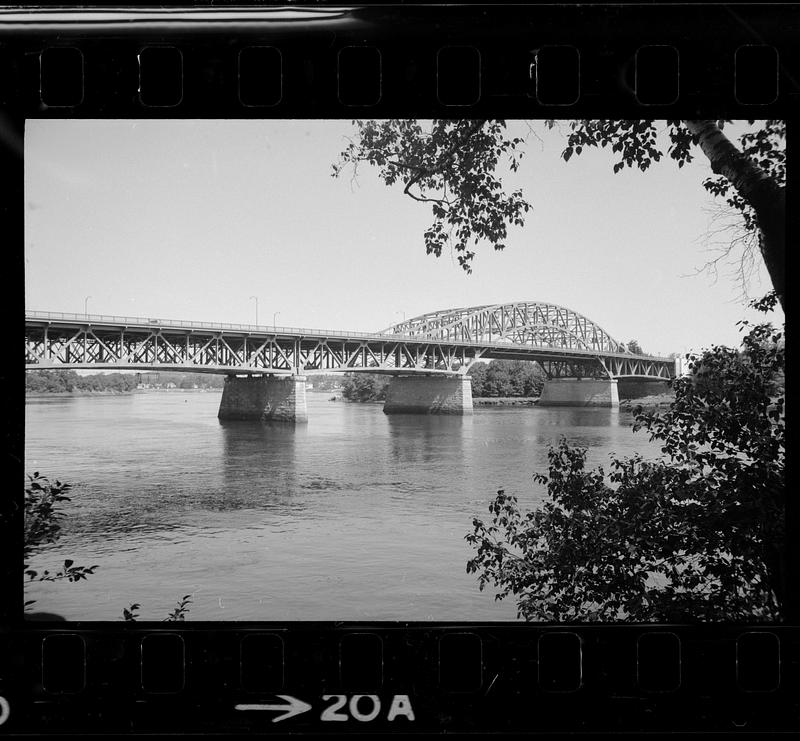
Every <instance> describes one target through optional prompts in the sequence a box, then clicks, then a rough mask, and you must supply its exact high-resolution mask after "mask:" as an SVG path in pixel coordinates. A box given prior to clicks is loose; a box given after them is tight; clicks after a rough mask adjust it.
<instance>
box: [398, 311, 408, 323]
mask: <svg viewBox="0 0 800 741" xmlns="http://www.w3.org/2000/svg"><path fill="white" fill-rule="evenodd" d="M395 314H402V315H403V324H405V322H406V313H405V311H395Z"/></svg>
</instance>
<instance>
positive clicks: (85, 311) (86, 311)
mask: <svg viewBox="0 0 800 741" xmlns="http://www.w3.org/2000/svg"><path fill="white" fill-rule="evenodd" d="M90 298H91V296H87V297H86V298H85V299H83V315H84V317H86V318H87V319H88V318H89V299H90Z"/></svg>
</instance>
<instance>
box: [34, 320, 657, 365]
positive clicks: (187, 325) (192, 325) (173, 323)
mask: <svg viewBox="0 0 800 741" xmlns="http://www.w3.org/2000/svg"><path fill="white" fill-rule="evenodd" d="M25 318H26V319H41V320H43V321H48V320H55V321H68V322H78V323H81V324H87V323H88V324H91V323H103V324H124V325H127V326H135V327H141V328H145V327H150V328H155V327H174V328H176V329H200V330H204V329H205V330H208V329H213V330H223V331H224V330H226V329H229V330H236V331H245V332H258V333H261V334H287V335H303V336H306V337H337V338H338V337H343V338H348V337H352V338H353V339H373V340H384V339H389V340H392V339H401V340H410V341H413V342H426V341H427V342H444V344H454V345H466V346H469V347H488V346H491V347H498V348H505V347H519V348H523V347H526V346H523V345H514V344H513V343H500V342H490V341H489V342H486V341H484V342H473V341H472V340H458V341H457V342H455V341H453V342H451V341H443V340H441V339H439V338H435V337H430V338H428V337H423V336H420V335H418V334H400V333H392V334H383V333H381V332H346V331H343V330H340V329H319V328H310V327H276V326H273V325H269V324H267V325H263V324H260V325H256V324H224V323H220V322H195V321H190V320H182V319H155V318H148V317H140V316H117V315H114V314H70V313H65V312H62V311H32V310H27V309H26V311H25ZM535 349H541V350H554V351H559V350H562V351H563V350H565V349H566V348H563V347H560V346H557V345H537V346H536V348H535ZM569 351H570V352H571V353H576V354H578V355H585V356H587V357H596V356H597V355H598V354H599V355H602V356H603V357H619V358H638V359H641V360H657V361H666V362H672V360H671V359H670V358H662V357H657V356H654V355H633V356H632V355H629V354H628V353H613V352H604V353H597V352H596V351H594V350H587V349H584V348H577V347H576V348H569Z"/></svg>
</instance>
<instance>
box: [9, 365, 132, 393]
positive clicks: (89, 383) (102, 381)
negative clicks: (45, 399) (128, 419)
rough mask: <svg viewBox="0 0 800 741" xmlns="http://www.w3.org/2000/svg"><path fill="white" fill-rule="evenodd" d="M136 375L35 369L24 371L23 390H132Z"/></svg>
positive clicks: (39, 391) (52, 391) (42, 391)
mask: <svg viewBox="0 0 800 741" xmlns="http://www.w3.org/2000/svg"><path fill="white" fill-rule="evenodd" d="M136 383H137V381H136V376H135V375H134V374H132V373H96V374H94V375H91V376H79V375H78V374H77V373H76V372H75V371H73V370H35V371H27V372H26V373H25V391H30V392H34V393H58V392H64V391H67V392H70V391H133V389H135V388H136Z"/></svg>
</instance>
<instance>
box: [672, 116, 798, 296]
mask: <svg viewBox="0 0 800 741" xmlns="http://www.w3.org/2000/svg"><path fill="white" fill-rule="evenodd" d="M684 123H685V124H686V128H687V129H689V131H690V132H691V133H692V134H693V135H694V136H695V137H697V140H698V143H699V145H700V148H701V149H702V150H703V153H704V154H705V155H706V157H708V159H709V161H710V162H711V169H712V171H713V172H715V173H716V174H717V175H722V176H723V177H725V178H727V179H728V180H729V181H730V183H731V185H733V187H734V188H735V189H736V191H737V192H738V193H739V195H741V196H742V198H744V199H745V201H747V203H749V204H750V205H751V206H752V207H753V210H754V211H755V214H756V219H757V220H758V227H759V230H760V232H761V233H760V235H759V247H760V249H761V256H762V257H763V258H764V264H765V265H766V266H767V271H768V272H769V277H770V280H771V281H772V287H773V288H774V289H775V293H776V294H777V296H778V301H780V304H781V308H785V306H784V297H785V290H786V189H785V188H783V187H782V186H780V185H778V184H777V183H776V182H775V181H774V180H773V179H772V178H771V177H770V176H769V175H767V174H766V173H765V172H764V171H763V170H762V169H761V168H759V167H758V166H757V165H756V164H755V163H754V162H753V161H752V160H751V159H750V158H749V157H746V156H745V155H744V154H742V153H741V152H740V151H739V150H738V149H737V148H736V146H735V145H734V144H732V143H731V141H730V139H728V137H727V136H725V134H723V133H722V131H721V130H720V128H719V126H717V123H716V121H685V122H684Z"/></svg>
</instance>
